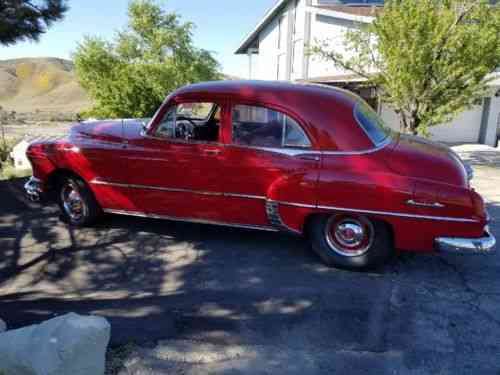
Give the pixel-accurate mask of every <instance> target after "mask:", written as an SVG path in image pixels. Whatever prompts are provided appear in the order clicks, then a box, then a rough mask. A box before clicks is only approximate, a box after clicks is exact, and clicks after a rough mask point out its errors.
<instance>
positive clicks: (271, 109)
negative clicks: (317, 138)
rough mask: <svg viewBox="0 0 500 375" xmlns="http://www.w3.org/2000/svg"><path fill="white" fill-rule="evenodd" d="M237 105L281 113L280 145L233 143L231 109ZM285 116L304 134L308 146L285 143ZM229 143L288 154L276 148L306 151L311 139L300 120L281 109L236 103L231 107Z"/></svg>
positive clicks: (308, 148) (310, 144)
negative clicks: (263, 145) (265, 145)
mask: <svg viewBox="0 0 500 375" xmlns="http://www.w3.org/2000/svg"><path fill="white" fill-rule="evenodd" d="M237 106H245V107H255V108H264V109H266V110H268V111H274V112H277V113H279V114H280V115H282V116H283V120H282V122H283V123H282V127H281V147H279V148H278V147H262V146H248V145H241V144H237V143H235V142H234V132H233V129H234V124H233V111H234V108H235V107H237ZM287 118H289V119H291V120H292V121H293V122H295V124H296V125H297V126H298V127H299V129H300V130H301V131H302V134H303V135H304V137H305V138H306V140H307V142H308V143H309V145H308V146H290V145H288V144H287V143H286V120H287ZM230 145H231V146H238V147H245V148H254V149H265V150H273V151H270V152H275V153H280V154H284V155H288V154H286V153H283V152H278V150H288V149H291V150H293V148H299V149H303V150H306V151H308V150H311V147H312V142H311V139H310V138H309V135H308V134H307V132H306V131H304V127H303V126H302V125H301V123H300V121H297V120H296V119H295V118H294V117H293V116H290V115H288V114H286V113H285V112H283V111H281V110H279V109H274V108H270V107H266V106H265V105H257V104H237V103H236V104H234V105H233V106H232V108H231V144H230ZM314 152H315V151H314Z"/></svg>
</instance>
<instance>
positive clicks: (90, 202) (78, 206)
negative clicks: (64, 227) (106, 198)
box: [57, 177, 100, 227]
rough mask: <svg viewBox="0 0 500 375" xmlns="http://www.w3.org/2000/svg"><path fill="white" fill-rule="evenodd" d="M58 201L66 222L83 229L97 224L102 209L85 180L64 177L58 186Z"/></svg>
mask: <svg viewBox="0 0 500 375" xmlns="http://www.w3.org/2000/svg"><path fill="white" fill-rule="evenodd" d="M58 187H59V188H58V193H57V200H58V204H59V207H60V209H61V215H62V218H63V220H64V221H65V222H67V223H69V224H71V225H74V226H78V227H83V226H87V225H90V224H92V223H93V222H95V220H96V219H97V217H98V216H99V213H100V208H99V205H98V203H97V201H96V200H95V198H94V194H93V193H92V191H91V190H90V189H89V187H88V186H87V185H86V184H85V182H84V181H83V180H81V179H80V178H77V177H63V178H62V179H61V180H60V182H59V184H58Z"/></svg>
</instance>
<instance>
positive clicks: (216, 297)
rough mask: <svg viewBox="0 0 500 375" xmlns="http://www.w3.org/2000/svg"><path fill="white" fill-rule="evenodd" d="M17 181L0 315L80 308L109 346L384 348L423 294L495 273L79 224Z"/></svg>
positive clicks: (151, 226)
mask: <svg viewBox="0 0 500 375" xmlns="http://www.w3.org/2000/svg"><path fill="white" fill-rule="evenodd" d="M22 184H23V180H15V181H12V182H0V196H1V197H2V205H1V207H0V248H1V249H2V257H1V258H0V306H1V309H0V317H2V318H3V319H4V320H6V321H7V322H8V324H9V327H11V328H16V327H21V326H24V325H27V324H33V323H38V322H41V321H43V320H46V319H49V318H51V317H53V316H55V315H60V314H64V313H67V312H77V313H80V314H97V315H101V316H104V317H106V318H108V319H109V321H110V322H111V325H112V330H113V331H112V343H113V345H118V344H123V343H127V342H129V341H136V342H148V341H156V340H160V339H164V338H166V337H169V338H200V337H202V338H204V339H206V340H212V341H214V342H217V343H255V340H257V341H259V342H261V343H263V344H266V343H273V342H274V340H282V341H283V342H284V343H285V341H286V340H288V339H290V337H292V338H293V339H297V340H298V338H297V337H295V336H294V335H298V332H301V333H300V335H301V336H302V335H305V337H306V339H307V340H309V342H315V343H317V345H324V346H325V347H327V346H328V347H330V348H339V350H341V349H342V350H344V349H352V350H366V351H379V352H382V351H386V350H388V348H389V344H388V341H387V339H386V338H387V335H388V332H389V333H390V332H392V331H393V330H396V331H397V330H399V331H401V332H407V334H408V335H411V334H413V333H412V332H413V331H412V324H411V321H412V319H413V316H414V312H413V311H412V309H413V310H414V309H415V306H417V304H418V303H420V302H419V298H421V297H419V293H420V291H419V290H420V289H424V290H428V291H429V293H431V294H432V293H435V292H436V285H439V286H440V288H442V289H443V290H445V291H446V290H447V288H448V289H449V290H456V289H459V290H462V291H463V292H464V293H469V292H470V291H469V289H471V288H482V287H483V286H484V285H486V284H485V283H486V280H485V277H493V275H494V274H496V271H497V269H498V264H497V263H491V262H490V264H489V266H487V264H488V260H486V258H481V257H478V258H474V260H473V261H472V262H471V261H468V260H467V261H466V260H465V259H466V258H453V259H445V262H443V260H442V258H441V257H440V256H424V255H420V256H419V255H411V254H402V255H400V256H398V257H396V258H394V259H393V260H392V261H391V262H389V263H388V264H387V265H386V266H384V267H382V268H380V269H378V270H376V271H374V272H368V273H354V272H347V271H342V270H338V269H332V268H328V267H325V266H324V265H322V264H321V263H320V261H319V259H318V258H317V257H316V255H314V254H313V253H312V251H311V250H310V248H309V245H308V243H307V241H305V240H304V239H302V238H298V237H293V236H288V235H285V234H280V233H269V232H258V231H249V230H242V229H234V228H226V227H216V226H211V225H199V224H189V223H177V222H170V221H160V220H152V219H144V218H130V217H121V216H112V215H109V216H105V217H104V218H103V219H102V220H101V221H100V222H99V223H98V224H97V225H96V226H94V227H92V228H85V229H74V228H71V227H68V226H66V225H64V224H63V223H61V222H60V220H59V218H58V213H57V209H56V208H55V207H51V206H49V207H43V208H42V207H40V206H39V205H36V204H33V203H31V202H29V201H27V200H26V199H25V198H24V196H23V193H22ZM491 210H492V213H493V215H494V216H497V217H500V207H498V206H493V207H492V208H491ZM495 230H497V228H496V227H495ZM467 259H470V258H467ZM485 265H486V266H487V267H486V268H485ZM480 270H482V271H483V272H485V273H484V274H482V275H480V274H479V273H478V272H479V271H480ZM484 270H486V271H484ZM467 272H470V275H472V276H471V277H468V276H464V275H466V274H467ZM494 277H496V276H494ZM476 282H477V283H478V285H479V286H478V285H476V284H475V283H476ZM417 286H418V288H420V289H418V290H417ZM490 286H491V285H490ZM499 289H500V288H499ZM471 293H472V292H471ZM431 297H432V295H431ZM431 297H429V300H431V299H432V298H431ZM426 298H427V297H426ZM464 298H465V297H464ZM426 301H427V300H426ZM398 309H399V310H401V311H399V310H398ZM395 311H397V312H399V313H400V314H398V318H396V319H394V318H393V319H392V320H391V322H392V323H391V324H394V325H393V326H390V327H388V326H387V324H388V323H387V322H388V321H389V320H388V319H389V317H390V316H393V315H394V313H395ZM405 324H406V325H405ZM377 326H379V327H382V328H380V329H378V330H377V329H375V328H374V327H377ZM384 327H385V328H384ZM299 328H300V329H299ZM396 331H394V332H396ZM304 332H305V333H304ZM401 332H399V333H398V334H402V333H401ZM298 341H300V340H298ZM391 345H392V344H391Z"/></svg>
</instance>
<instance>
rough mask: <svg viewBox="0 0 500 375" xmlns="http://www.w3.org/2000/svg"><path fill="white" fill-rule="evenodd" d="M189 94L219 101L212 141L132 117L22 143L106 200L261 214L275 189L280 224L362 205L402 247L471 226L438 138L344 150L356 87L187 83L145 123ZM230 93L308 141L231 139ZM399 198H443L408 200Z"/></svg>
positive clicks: (212, 214) (108, 203)
mask: <svg viewBox="0 0 500 375" xmlns="http://www.w3.org/2000/svg"><path fill="white" fill-rule="evenodd" d="M189 101H201V102H203V101H209V102H217V103H218V104H219V105H220V106H221V107H222V109H223V110H222V114H221V130H220V134H219V140H218V142H217V143H213V144H208V143H187V142H182V141H172V140H166V139H155V138H152V137H150V136H145V135H144V134H142V132H141V129H142V128H141V124H140V123H139V122H138V121H130V120H129V121H125V122H124V123H122V121H101V122H94V123H82V124H77V125H75V126H74V127H73V128H72V131H71V133H70V134H69V136H68V137H67V139H65V140H61V141H59V142H56V143H45V144H35V145H32V146H30V148H29V150H28V156H29V158H30V160H31V162H32V164H33V168H34V175H35V176H36V177H38V178H40V179H42V181H45V182H48V181H50V176H51V175H53V173H55V172H57V171H59V170H61V169H64V170H67V171H72V172H73V173H75V174H77V175H79V176H81V177H82V178H83V179H84V180H85V181H86V182H87V183H88V184H89V186H90V187H91V189H92V190H93V192H94V194H95V196H96V198H97V200H98V202H99V204H100V205H101V206H102V207H103V208H106V209H115V210H126V211H133V212H142V213H146V214H154V215H162V216H170V217H178V218H188V219H200V220H210V221H218V222H224V223H233V224H249V225H259V226H270V222H269V218H268V215H267V214H266V200H272V201H278V202H281V203H280V205H279V214H280V215H281V219H282V222H283V223H282V224H284V225H285V226H286V227H288V228H289V229H291V230H293V231H298V232H302V231H303V227H304V223H305V222H306V220H307V218H308V217H309V216H310V215H312V214H314V213H332V212H334V211H333V210H334V209H345V211H346V212H348V213H349V212H352V214H353V215H356V214H358V213H357V211H369V213H365V214H367V215H368V216H373V217H376V218H379V219H381V220H384V221H386V222H387V223H389V224H390V225H391V227H392V230H393V232H394V236H395V244H396V247H397V248H399V249H403V250H411V251H432V250H433V243H434V239H435V238H436V237H439V236H457V237H472V238H475V237H480V236H481V235H482V234H483V229H484V225H485V224H486V221H487V219H486V212H485V209H484V202H483V200H482V199H481V197H480V196H479V195H478V194H477V193H475V192H474V191H473V190H471V189H470V188H469V185H468V182H467V179H466V172H465V170H464V167H463V165H462V164H461V162H460V160H459V159H458V158H457V156H456V155H455V154H454V153H453V152H451V151H450V150H449V149H448V148H446V147H443V146H440V145H437V144H435V143H432V142H429V141H422V140H420V139H416V138H413V137H408V136H394V137H393V139H392V141H391V142H390V143H389V144H388V145H386V146H385V147H383V148H381V149H379V150H376V151H373V152H368V153H358V154H345V152H348V153H349V152H353V151H358V152H359V151H364V150H370V149H373V148H374V146H373V144H372V142H371V140H370V139H369V138H368V136H367V135H366V134H365V132H364V131H363V130H362V129H361V128H360V126H359V125H358V124H357V122H356V120H355V118H354V117H353V107H354V106H355V105H356V103H357V102H358V101H359V99H358V98H357V97H355V96H354V95H352V94H350V93H347V92H344V91H342V90H337V89H331V88H325V87H321V86H306V85H294V84H288V83H270V82H241V81H228V82H214V83H205V84H198V85H192V86H188V87H185V88H182V89H180V90H178V91H177V92H176V93H174V94H172V95H170V96H169V97H168V98H167V100H166V101H165V102H164V103H163V105H162V106H161V108H160V109H159V110H158V112H157V114H156V115H155V117H154V119H153V120H152V122H151V125H150V127H149V129H148V135H151V134H153V133H154V130H155V129H156V127H157V126H158V122H159V120H160V119H161V117H162V116H163V114H164V113H165V112H166V111H167V110H168V109H169V108H171V107H172V106H173V105H175V104H178V103H182V102H189ZM236 104H249V105H252V104H253V105H259V106H265V107H269V108H271V109H275V110H278V111H281V112H283V113H285V114H287V115H288V116H290V117H292V118H294V119H295V120H296V121H297V122H298V123H299V124H300V125H301V126H302V128H303V130H304V132H305V133H306V134H307V135H308V137H309V138H310V141H311V144H312V147H311V149H310V150H307V151H308V152H309V153H307V152H304V153H302V154H301V153H298V154H297V155H294V156H290V155H283V154H280V153H276V152H272V151H270V150H261V149H255V148H249V147H240V146H236V145H232V144H231V139H232V134H231V133H232V126H231V108H232V106H233V105H236ZM311 152H315V153H312V154H311ZM338 152H344V154H339V153H338ZM96 179H98V181H100V182H105V183H107V184H112V185H105V184H96V183H95V182H96ZM117 184H118V185H117ZM148 187H149V188H148ZM47 188H50V186H47ZM409 200H414V201H417V202H419V203H424V204H426V203H427V204H431V203H433V202H440V203H442V204H443V205H444V207H441V208H431V207H419V206H411V205H409V204H408V203H407V202H408V201H409ZM404 215H409V216H412V215H413V216H417V217H404ZM423 217H444V218H461V219H470V220H475V222H467V223H464V222H455V221H449V220H441V219H433V220H430V219H429V218H423Z"/></svg>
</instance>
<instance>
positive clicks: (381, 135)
mask: <svg viewBox="0 0 500 375" xmlns="http://www.w3.org/2000/svg"><path fill="white" fill-rule="evenodd" d="M354 118H355V119H356V121H357V122H358V124H359V125H360V126H361V127H362V128H363V130H364V131H365V132H366V134H367V135H368V137H370V139H371V140H372V142H373V144H374V145H375V146H378V145H380V144H381V143H383V142H384V141H385V140H386V139H388V137H389V136H390V134H391V131H390V129H389V128H387V127H386V126H385V125H384V122H383V121H382V119H381V118H380V116H379V115H378V114H377V112H375V111H374V110H373V109H372V108H371V107H370V106H369V105H368V104H366V103H364V102H359V103H357V104H356V106H355V107H354Z"/></svg>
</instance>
